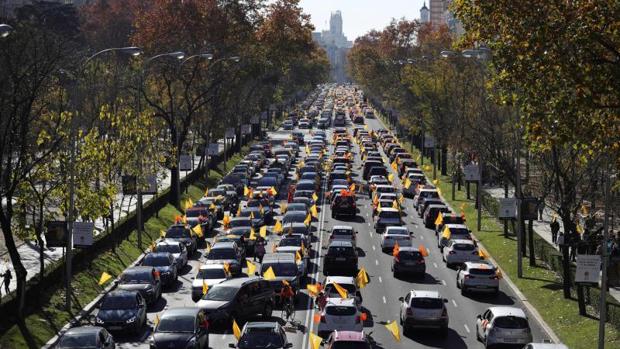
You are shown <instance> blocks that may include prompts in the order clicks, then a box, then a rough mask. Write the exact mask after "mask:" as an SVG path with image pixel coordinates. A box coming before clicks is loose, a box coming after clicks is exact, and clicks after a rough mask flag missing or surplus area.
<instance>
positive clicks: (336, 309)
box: [318, 298, 364, 338]
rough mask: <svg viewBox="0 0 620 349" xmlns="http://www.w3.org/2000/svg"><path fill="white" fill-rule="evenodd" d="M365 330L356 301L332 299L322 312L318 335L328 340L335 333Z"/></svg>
mask: <svg viewBox="0 0 620 349" xmlns="http://www.w3.org/2000/svg"><path fill="white" fill-rule="evenodd" d="M363 330H364V321H363V320H362V312H361V311H360V309H359V308H358V306H357V304H355V299H352V298H348V299H341V298H332V299H330V300H329V302H327V304H326V305H325V307H324V308H323V311H322V312H321V321H320V322H319V327H318V334H319V336H321V337H324V338H326V337H327V335H329V334H330V333H332V332H333V331H356V332H361V331H363Z"/></svg>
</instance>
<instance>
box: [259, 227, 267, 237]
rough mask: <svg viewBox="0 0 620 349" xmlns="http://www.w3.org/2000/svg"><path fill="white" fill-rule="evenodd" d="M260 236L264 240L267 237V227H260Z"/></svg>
mask: <svg viewBox="0 0 620 349" xmlns="http://www.w3.org/2000/svg"><path fill="white" fill-rule="evenodd" d="M259 234H260V236H262V237H263V238H266V237H267V226H266V225H263V226H262V227H260V232H259Z"/></svg>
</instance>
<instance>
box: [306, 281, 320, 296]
mask: <svg viewBox="0 0 620 349" xmlns="http://www.w3.org/2000/svg"><path fill="white" fill-rule="evenodd" d="M306 289H307V290H308V293H310V295H311V296H312V297H316V296H317V295H318V294H319V286H317V285H316V284H308V285H306Z"/></svg>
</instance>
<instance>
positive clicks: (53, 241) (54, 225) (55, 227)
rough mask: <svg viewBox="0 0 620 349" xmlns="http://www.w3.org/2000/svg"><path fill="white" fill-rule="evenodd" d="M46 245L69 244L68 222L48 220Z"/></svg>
mask: <svg viewBox="0 0 620 349" xmlns="http://www.w3.org/2000/svg"><path fill="white" fill-rule="evenodd" d="M45 226H46V228H47V229H46V230H47V231H46V232H45V245H46V246H47V247H65V246H66V245H67V234H68V233H69V229H68V228H67V222H65V221H48V222H47V223H46V224H45Z"/></svg>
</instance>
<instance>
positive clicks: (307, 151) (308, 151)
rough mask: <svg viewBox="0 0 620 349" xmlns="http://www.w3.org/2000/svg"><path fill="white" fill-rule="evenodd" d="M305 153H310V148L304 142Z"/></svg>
mask: <svg viewBox="0 0 620 349" xmlns="http://www.w3.org/2000/svg"><path fill="white" fill-rule="evenodd" d="M306 154H310V148H309V147H308V145H307V144H306Z"/></svg>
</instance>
